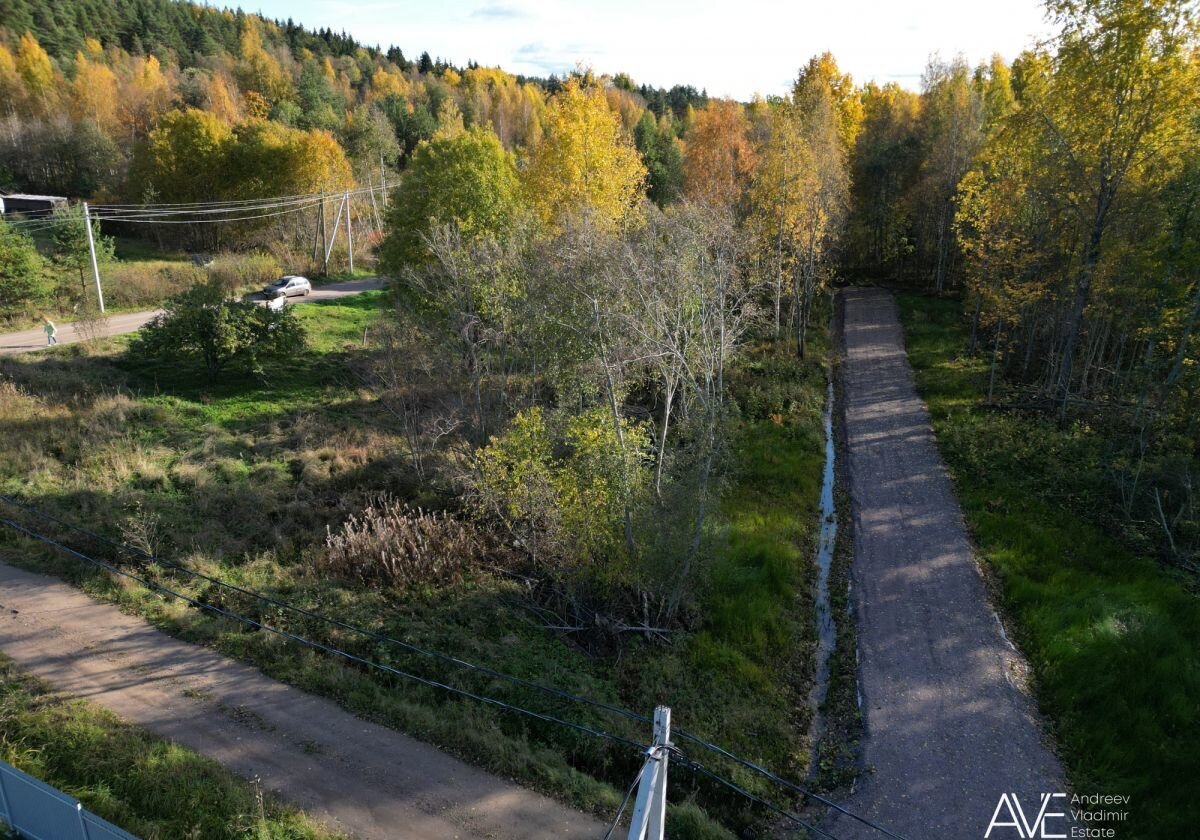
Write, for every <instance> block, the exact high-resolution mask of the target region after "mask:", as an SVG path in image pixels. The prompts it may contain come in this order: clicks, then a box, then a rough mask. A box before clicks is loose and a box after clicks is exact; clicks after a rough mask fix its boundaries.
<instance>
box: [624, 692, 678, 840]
mask: <svg viewBox="0 0 1200 840" xmlns="http://www.w3.org/2000/svg"><path fill="white" fill-rule="evenodd" d="M670 749H671V710H670V709H669V708H667V707H666V706H659V707H658V708H657V709H655V710H654V743H653V744H651V746H650V749H649V750H648V751H647V755H646V766H645V768H644V769H643V770H642V780H641V781H640V782H639V783H638V792H637V799H636V800H634V804H633V817H632V818H631V819H630V821H629V835H628V840H663V831H664V830H665V826H666V818H667V760H668V757H669V755H670Z"/></svg>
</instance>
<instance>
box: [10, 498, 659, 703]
mask: <svg viewBox="0 0 1200 840" xmlns="http://www.w3.org/2000/svg"><path fill="white" fill-rule="evenodd" d="M0 501H4V502H7V503H8V504H10V505H12V506H14V507H17V508H20V509H21V510H24V511H25V512H26V513H31V514H33V515H34V516H37V517H40V518H41V519H44V520H47V521H50V522H54V523H56V524H58V525H61V526H62V527H64V528H68V529H70V530H72V531H74V532H75V533H77V534H84V535H86V536H89V537H92V538H93V539H97V540H99V541H101V542H103V543H106V544H108V545H110V546H112V547H113V548H115V549H117V550H118V551H124V552H126V553H129V554H133V555H135V556H138V557H141V558H142V559H143V560H146V561H148V562H151V563H157V564H159V565H162V566H167V567H169V568H172V569H176V570H178V571H180V572H183V573H184V574H187V575H191V576H192V577H194V578H199V579H200V580H203V581H206V582H208V583H211V584H213V585H214V586H218V587H220V588H222V589H226V590H229V591H231V592H237V593H238V594H240V595H245V596H247V597H249V598H253V599H255V600H257V601H259V602H260V603H263V604H269V605H271V606H273V607H277V608H279V609H283V610H287V611H289V612H292V613H295V614H297V615H302V616H304V617H306V618H311V619H313V620H315V621H321V622H324V623H326V624H329V625H331V626H333V627H338V628H340V629H342V630H348V631H350V632H352V633H357V634H358V635H361V636H364V637H366V638H368V639H370V640H372V641H374V642H376V643H380V644H391V645H395V646H397V647H399V648H402V649H404V650H407V651H409V652H411V653H416V654H419V655H421V656H427V657H431V658H433V659H437V660H439V661H441V662H445V663H447V664H451V665H455V666H458V667H460V668H466V669H467V670H470V671H475V672H476V673H480V674H484V675H486V676H489V677H493V678H495V679H500V680H505V681H507V682H510V683H512V684H513V685H519V686H522V687H523V688H529V689H533V690H535V691H540V692H542V693H544V694H549V695H552V696H554V697H558V698H559V699H561V700H570V701H573V702H575V703H580V704H583V705H585V706H591V707H592V708H595V709H602V710H604V711H607V712H612V713H614V714H618V715H621V716H622V717H626V718H628V719H630V720H633V721H637V722H639V723H650V722H651V719H650V718H649V717H647V716H646V715H642V714H638V713H637V712H635V711H632V710H630V709H625V708H622V707H620V706H615V705H612V704H609V703H604V702H602V701H600V700H592V699H590V698H587V697H580V696H579V695H575V694H571V693H570V692H567V691H563V690H562V689H558V688H554V687H553V686H548V685H543V684H542V683H538V682H534V681H533V680H527V679H524V678H523V677H516V676H513V675H512V674H506V673H504V672H503V671H497V670H495V669H494V668H489V667H487V666H486V665H478V664H476V663H473V662H468V661H467V660H465V659H459V658H458V657H457V656H451V655H449V654H445V653H439V652H438V651H434V650H430V649H427V648H423V647H420V646H419V645H415V644H413V643H411V642H405V641H402V640H400V639H396V638H392V637H391V636H386V635H384V634H382V633H376V632H375V631H373V630H367V629H366V628H364V627H359V626H358V625H355V624H350V623H348V622H345V621H341V620H340V619H336V618H330V617H329V616H326V615H322V614H321V613H318V612H314V611H312V610H309V609H305V608H304V607H298V606H296V605H295V604H289V603H288V602H286V601H281V600H279V599H277V598H272V597H271V596H269V595H264V594H262V593H261V592H255V591H254V590H252V589H246V588H244V587H241V586H238V585H237V584H233V583H229V582H228V581H225V580H222V579H221V578H218V577H214V576H213V575H208V574H205V573H204V572H200V571H197V570H195V569H192V568H190V567H189V566H185V565H184V564H182V563H179V562H177V561H174V560H166V559H164V558H161V557H156V556H155V555H152V554H149V553H147V552H145V551H142V550H141V549H140V548H136V547H134V546H131V545H128V544H127V543H122V542H118V541H116V540H113V539H111V538H109V537H106V536H104V535H103V534H100V533H97V532H95V531H92V530H90V529H88V528H84V527H82V526H79V525H75V524H72V523H70V522H67V521H66V520H63V519H60V518H59V517H57V516H54V515H53V514H51V513H48V512H46V511H44V510H41V509H40V508H37V507H34V506H33V505H29V504H26V503H24V502H21V501H20V500H18V499H15V498H13V497H12V496H7V495H4V494H0Z"/></svg>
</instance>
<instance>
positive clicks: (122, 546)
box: [0, 494, 906, 840]
mask: <svg viewBox="0 0 1200 840" xmlns="http://www.w3.org/2000/svg"><path fill="white" fill-rule="evenodd" d="M0 501H3V502H6V503H7V504H9V505H12V506H14V507H17V508H19V509H21V510H23V511H25V512H27V513H30V514H33V515H34V516H37V517H39V518H41V519H44V520H47V521H50V522H54V523H56V524H58V525H60V526H62V527H64V528H67V529H69V530H71V531H74V532H75V533H78V534H83V535H86V536H88V537H91V538H93V539H96V540H99V541H100V542H102V543H105V544H107V545H109V546H112V547H113V548H115V549H116V550H118V551H122V552H125V553H128V554H132V555H135V556H137V557H140V558H142V559H143V560H145V561H148V562H150V563H156V564H159V565H162V566H166V567H168V568H171V569H175V570H177V571H179V572H182V573H184V574H187V575H190V576H192V577H194V578H197V579H200V580H204V581H206V582H208V583H211V584H213V585H215V586H217V587H219V588H222V589H226V590H228V591H231V592H237V593H238V594H241V595H245V596H247V597H249V598H253V599H255V600H257V601H259V602H260V603H263V604H269V605H270V606H273V607H277V608H279V609H283V610H287V611H289V612H292V613H294V614H297V615H302V616H305V617H306V618H310V619H313V620H316V621H321V622H324V623H326V624H329V625H331V626H334V627H338V628H341V629H343V630H347V631H350V632H352V633H356V634H359V635H361V636H364V637H365V638H368V639H371V640H372V641H374V642H376V643H380V644H391V645H395V646H397V647H399V648H401V649H403V650H407V651H409V652H411V653H416V654H419V655H422V656H427V657H430V658H433V659H436V660H439V661H441V662H445V663H447V664H452V665H455V666H457V667H461V668H465V669H467V670H470V671H474V672H476V673H481V674H484V675H486V676H490V677H493V678H496V679H500V680H504V681H507V682H509V683H512V684H514V685H519V686H522V687H524V688H529V689H532V690H535V691H540V692H542V693H545V694H548V695H551V696H554V697H557V698H559V699H562V700H568V701H571V702H575V703H580V704H582V705H586V706H590V707H592V708H596V709H601V710H603V711H607V712H611V713H613V714H617V715H620V716H622V717H625V718H628V719H629V720H633V721H636V722H639V723H650V722H651V719H650V718H649V717H647V716H646V715H642V714H639V713H638V712H634V711H632V710H630V709H625V708H622V707H620V706H615V705H612V704H609V703H604V702H602V701H599V700H592V699H590V698H587V697H581V696H579V695H575V694H571V693H570V692H567V691H563V690H562V689H558V688H554V687H553V686H548V685H544V684H542V683H538V682H534V681H532V680H527V679H524V678H522V677H517V676H513V675H511V674H506V673H504V672H502V671H497V670H495V669H494V668H489V667H487V666H485V665H478V664H476V663H473V662H468V661H467V660H464V659H459V658H458V657H456V656H451V655H449V654H444V653H440V652H438V651H434V650H430V649H427V648H423V647H420V646H418V645H415V644H412V643H411V642H405V641H402V640H400V639H396V638H393V637H391V636H386V635H384V634H381V633H376V632H375V631H372V630H367V629H366V628H363V627H359V626H357V625H354V624H350V623H348V622H344V621H341V620H339V619H336V618H331V617H329V616H326V615H322V614H321V613H317V612H314V611H312V610H308V609H306V608H304V607H299V606H296V605H294V604H289V603H288V602H286V601H281V600H278V599H276V598H272V597H270V596H269V595H264V594H262V593H259V592H255V591H254V590H250V589H246V588H244V587H241V586H238V585H236V584H233V583H229V582H228V581H225V580H222V579H220V578H217V577H214V576H212V575H208V574H205V573H204V572H200V571H197V570H195V569H192V568H190V567H188V566H185V565H183V564H182V563H179V562H176V561H173V560H166V559H164V558H160V557H157V556H155V555H152V554H149V553H148V552H145V551H143V550H141V549H139V548H136V547H134V546H131V545H128V544H127V543H122V542H119V541H116V540H113V539H111V538H109V537H107V536H105V535H103V534H100V533H98V532H96V531H92V530H90V529H88V528H84V527H82V526H79V525H75V524H73V523H70V522H67V521H66V520H63V519H61V518H59V517H57V516H54V515H53V514H51V513H48V512H46V511H44V510H41V509H40V508H37V507H34V506H33V505H29V504H26V503H24V502H22V501H20V500H18V499H16V498H13V497H11V496H8V495H4V494H0ZM0 522H3V523H5V524H8V525H11V526H13V527H16V528H17V529H18V530H21V531H23V532H25V533H27V534H29V535H30V536H33V537H34V538H35V539H40V540H42V541H43V542H46V543H48V544H50V545H54V546H56V547H58V548H61V549H63V550H64V551H67V552H70V553H72V554H75V555H76V556H79V557H81V558H83V559H85V560H87V561H88V562H92V563H95V564H97V565H101V566H103V567H104V568H108V569H110V570H112V571H115V572H116V573H117V574H122V575H125V576H126V577H129V578H131V579H133V580H137V581H139V582H142V583H143V584H145V585H147V586H150V587H151V588H158V589H160V590H161V591H164V592H167V593H168V594H171V595H173V596H175V597H178V598H181V599H183V600H185V601H187V602H188V603H191V604H193V605H194V606H198V607H200V608H202V609H211V610H214V611H216V612H219V613H221V614H223V615H229V617H232V618H235V619H237V620H242V621H246V622H248V623H251V624H253V625H254V626H261V627H263V629H266V630H270V631H272V632H275V633H279V634H282V635H285V636H287V637H289V638H293V639H295V640H297V641H299V642H301V643H302V644H311V645H312V646H316V647H319V648H320V649H322V650H326V651H327V652H334V653H337V654H339V655H344V656H346V657H348V658H351V659H352V660H354V661H357V662H361V663H364V664H368V665H370V666H372V667H377V668H382V669H384V670H386V671H395V673H397V674H398V675H400V676H405V677H409V678H411V679H415V680H418V681H421V682H425V683H427V684H429V685H432V686H436V687H440V688H444V689H446V690H449V691H453V692H458V693H461V694H463V695H465V696H468V697H473V698H474V699H478V700H481V701H482V702H492V703H494V704H496V705H500V706H503V707H505V708H507V707H508V704H505V703H503V702H502V701H499V700H495V701H493V700H490V699H489V698H484V697H480V696H477V695H474V694H471V693H470V692H466V691H464V690H462V689H456V688H454V687H452V686H446V685H444V684H442V683H438V682H435V681H432V680H426V679H425V678H423V677H418V676H416V675H412V674H408V673H407V672H403V671H399V670H397V669H392V668H391V667H390V666H385V665H380V664H378V663H374V662H372V661H370V660H364V659H362V658H360V657H357V656H355V655H354V654H350V653H346V652H345V651H341V650H339V649H337V648H330V647H328V646H324V645H322V644H321V643H319V642H311V643H310V642H309V640H307V639H304V638H303V637H299V636H296V635H295V634H291V633H289V632H288V631H284V630H278V629H276V628H272V627H269V626H266V625H261V624H259V623H257V622H255V621H254V620H253V619H247V618H244V617H242V616H240V615H237V614H233V613H228V612H227V611H224V610H221V609H220V608H218V607H212V606H211V605H208V604H205V603H203V602H199V601H196V600H194V599H192V598H189V597H188V596H186V595H181V594H179V593H176V592H174V591H173V590H170V589H167V588H166V587H163V586H161V584H156V583H149V582H146V581H145V580H143V579H142V578H140V577H137V576H135V575H132V574H130V573H127V572H124V571H122V570H120V569H118V568H117V567H116V566H113V565H112V564H109V563H107V562H105V561H102V560H95V559H94V558H90V557H88V556H86V555H84V554H82V553H81V552H77V551H75V550H74V549H71V548H69V547H67V546H64V545H62V544H60V543H57V542H55V541H53V540H51V539H49V538H48V537H44V536H42V535H38V534H36V533H35V532H32V531H29V530H28V529H25V528H23V527H21V526H19V525H16V524H15V523H13V522H12V521H11V520H7V519H0ZM512 708H514V709H515V710H517V711H522V712H526V713H527V714H531V715H534V716H537V715H539V714H540V713H536V712H527V711H526V710H524V709H520V708H519V707H512ZM545 719H547V720H549V721H552V722H557V723H561V724H563V725H565V726H569V727H572V728H578V729H582V730H583V731H589V732H590V731H591V730H590V729H589V728H587V727H583V726H582V725H581V724H574V723H570V722H568V721H562V720H558V719H557V718H553V717H551V716H546V717H545ZM599 734H601V735H603V736H604V737H609V738H613V739H615V740H619V741H622V742H624V743H627V744H631V745H636V742H634V741H632V740H630V739H626V738H623V737H622V736H617V735H610V734H608V733H604V732H603V731H600V732H599ZM676 734H677V735H678V736H679V737H681V738H683V739H686V740H688V741H691V742H692V743H694V744H696V745H698V746H700V747H703V748H704V749H707V750H710V751H712V752H715V753H717V754H718V755H720V756H722V757H724V758H726V759H728V760H730V761H733V762H734V763H736V764H738V765H740V766H742V767H743V768H745V769H748V770H751V771H753V772H755V773H758V774H760V775H762V776H763V777H765V778H767V779H769V780H770V781H772V782H774V783H776V784H779V785H782V786H783V787H786V788H788V789H789V790H791V791H793V792H795V793H798V794H801V795H802V796H804V797H806V798H808V799H813V800H816V801H817V802H820V803H821V804H823V805H825V806H827V807H829V808H832V809H833V810H835V811H837V812H839V813H841V814H844V815H845V816H847V817H849V818H851V819H854V820H856V821H858V822H860V823H862V824H863V825H866V826H867V827H869V828H872V829H874V830H876V831H878V832H880V833H882V834H884V835H886V836H887V837H890V838H893V840H906V838H904V837H903V836H901V835H899V834H896V833H894V832H892V831H890V830H888V829H887V828H884V827H883V826H881V825H879V824H877V823H875V822H873V821H871V820H869V819H867V818H866V817H863V816H861V815H859V814H856V813H854V812H852V811H850V810H849V809H847V808H845V807H844V806H842V805H839V804H838V803H836V802H834V801H833V800H831V799H828V798H827V797H824V796H822V795H821V794H819V793H816V792H815V791H812V790H810V789H807V788H805V787H803V786H801V785H798V784H796V783H794V782H791V781H788V780H787V779H784V778H783V777H781V776H779V775H778V774H776V773H774V772H772V771H770V770H768V769H766V768H764V767H762V766H760V765H758V764H755V763H754V762H752V761H750V760H748V759H745V758H742V757H740V756H738V755H735V754H733V753H731V752H729V751H728V750H726V749H724V748H723V747H720V746H718V745H716V744H713V743H711V742H709V741H706V740H704V739H703V738H700V737H698V736H696V735H693V734H692V733H690V732H688V731H686V730H683V729H676ZM679 755H681V756H682V755H683V754H682V752H680V753H679ZM684 758H685V759H686V756H684ZM686 760H687V761H689V762H691V763H692V764H694V765H695V767H694V768H693V769H696V770H698V771H699V772H701V773H704V774H706V775H710V776H712V777H713V778H714V779H715V780H717V781H719V782H721V783H722V784H724V785H725V786H726V787H730V788H731V789H734V790H735V791H737V792H739V793H741V794H742V795H744V796H747V797H748V798H751V799H754V800H755V801H758V802H760V803H761V804H764V805H766V806H768V807H770V808H772V809H774V810H777V811H779V812H780V813H781V814H785V815H786V812H783V811H782V810H781V809H779V808H778V807H777V806H774V805H771V803H769V802H767V801H766V800H762V799H761V798H759V797H757V796H756V795H754V794H752V793H750V792H749V791H745V790H744V789H743V788H740V787H738V786H737V785H735V784H734V783H733V782H730V781H729V780H727V779H724V778H721V777H718V776H716V775H715V774H713V773H712V771H709V770H707V769H706V768H704V767H703V766H702V765H700V764H699V763H698V762H695V761H694V760H692V759H686ZM801 822H802V821H801ZM805 825H807V824H805ZM814 830H816V831H818V832H819V831H820V830H819V829H814ZM824 836H829V835H828V834H825V835H824Z"/></svg>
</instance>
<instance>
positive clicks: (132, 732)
mask: <svg viewBox="0 0 1200 840" xmlns="http://www.w3.org/2000/svg"><path fill="white" fill-rule="evenodd" d="M0 759H3V760H4V761H6V762H8V763H9V764H11V765H13V766H14V767H17V768H18V769H20V770H24V771H25V772H26V773H29V774H30V775H31V776H36V777H37V778H39V779H41V780H42V781H44V782H47V783H49V784H51V785H53V786H54V787H56V788H58V789H59V790H61V791H63V792H65V793H68V794H70V795H71V796H74V797H75V798H77V799H79V800H80V801H81V802H82V803H83V804H84V806H85V807H86V808H87V809H88V810H90V811H92V812H94V813H96V814H98V815H100V816H101V817H103V818H104V819H106V820H109V821H110V822H113V823H115V824H117V825H119V826H121V827H122V828H125V829H127V830H128V831H130V832H132V833H133V834H135V835H137V836H138V837H141V838H143V840H194V838H198V837H203V838H205V839H206V840H208V838H212V840H333V838H334V837H335V836H340V835H334V834H332V833H330V832H328V831H326V830H325V829H324V828H322V827H320V826H318V825H317V824H315V823H313V822H311V821H310V820H309V819H308V818H307V817H305V816H304V815H303V814H300V813H299V812H297V811H295V810H293V809H290V808H286V807H283V806H281V805H279V804H278V803H276V802H274V801H273V800H272V799H271V798H270V797H265V796H264V795H263V793H262V791H261V790H259V789H258V788H257V787H256V786H255V785H253V784H251V783H249V782H245V781H243V780H241V779H238V778H235V777H234V776H233V775H231V774H230V773H229V772H227V771H225V770H224V769H222V768H221V767H220V765H218V764H217V763H216V762H214V761H211V760H209V759H207V758H204V757H202V756H200V755H197V754H196V753H194V752H191V751H189V750H186V749H183V748H182V747H179V746H176V745H174V744H172V743H169V742H167V741H164V740H162V739H161V738H157V737H155V736H153V735H150V734H149V733H147V732H144V731H142V730H140V729H136V728H134V727H131V726H129V725H127V724H125V723H122V722H121V721H119V720H118V719H117V718H116V717H114V716H113V715H111V714H109V713H108V712H107V711H105V710H104V709H101V708H99V707H96V706H93V705H90V704H88V703H86V702H84V701H80V700H67V699H64V698H61V697H58V696H56V695H55V694H54V693H53V692H51V691H50V690H48V689H47V688H46V687H45V686H44V685H42V684H41V683H39V682H38V681H36V680H34V679H32V678H30V677H28V676H25V675H23V674H21V673H20V672H19V671H18V670H16V669H15V668H14V667H13V666H12V664H11V663H10V662H9V661H8V660H6V659H4V658H3V657H0Z"/></svg>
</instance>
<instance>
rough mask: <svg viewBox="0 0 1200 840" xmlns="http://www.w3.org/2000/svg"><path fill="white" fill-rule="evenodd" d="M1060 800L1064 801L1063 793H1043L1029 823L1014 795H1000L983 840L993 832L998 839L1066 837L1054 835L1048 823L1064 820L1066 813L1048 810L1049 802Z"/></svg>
mask: <svg viewBox="0 0 1200 840" xmlns="http://www.w3.org/2000/svg"><path fill="white" fill-rule="evenodd" d="M1060 798H1061V799H1066V798H1067V795H1066V794H1065V793H1043V794H1042V801H1041V805H1040V807H1039V808H1038V810H1037V814H1036V816H1035V818H1034V820H1033V822H1032V823H1031V822H1030V821H1029V817H1028V816H1027V815H1026V813H1025V809H1024V808H1022V807H1021V800H1020V799H1018V798H1017V795H1016V794H1015V793H1002V794H1000V801H999V802H997V803H996V810H995V811H994V812H993V813H992V821H991V822H990V823H988V828H987V833H986V834H984V835H983V836H984V838H985V840H986V838H990V837H991V836H992V832H993V831H995V832H996V837H998V838H1009V837H1019V838H1021V840H1034V839H1035V838H1037V840H1051V838H1056V837H1066V836H1067V835H1066V834H1058V833H1055V832H1054V831H1053V828H1054V827H1053V826H1051V825H1050V823H1049V821H1050V820H1051V819H1066V816H1067V815H1066V812H1063V811H1050V810H1048V809H1049V808H1050V802H1051V800H1053V799H1060ZM1001 829H1012V830H1009V831H1004V830H1001ZM1014 831H1015V833H1014Z"/></svg>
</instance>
